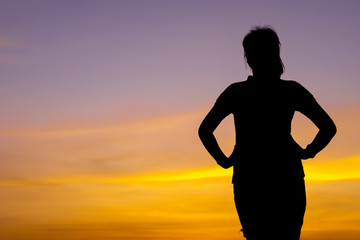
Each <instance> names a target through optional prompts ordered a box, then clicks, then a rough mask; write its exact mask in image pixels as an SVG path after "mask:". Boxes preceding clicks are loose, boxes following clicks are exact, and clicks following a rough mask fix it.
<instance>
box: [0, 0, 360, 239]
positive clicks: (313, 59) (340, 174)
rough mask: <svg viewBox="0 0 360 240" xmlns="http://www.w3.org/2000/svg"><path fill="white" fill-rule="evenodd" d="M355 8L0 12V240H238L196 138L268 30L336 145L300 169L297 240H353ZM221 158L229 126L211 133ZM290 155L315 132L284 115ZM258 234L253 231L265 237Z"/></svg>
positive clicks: (41, 6)
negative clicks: (303, 198) (246, 52)
mask: <svg viewBox="0 0 360 240" xmlns="http://www.w3.org/2000/svg"><path fill="white" fill-rule="evenodd" d="M359 12H360V1H356V0H355V1H350V0H345V1H341V0H338V1H332V0H323V1H320V0H315V1H286V0H283V1H266V0H263V1H256V0H251V1H242V0H237V1H236V0H217V1H215V0H178V1H175V0H148V1H146V0H119V1H115V0H114V1H110V0H105V1H100V0H99V1H92V0H77V1H70V0H62V1H47V0H29V1H26V0H23V1H18V0H2V1H1V2H0V113H1V114H0V239H4V240H49V239H59V240H60V239H61V240H63V239H69V240H78V239H83V240H85V239H86V240H95V239H96V240H99V239H100V240H102V239H106V240H115V239H124V240H185V239H189V240H205V239H206V240H216V239H223V240H224V239H225V240H235V239H244V238H243V236H242V233H241V232H239V230H240V228H241V226H240V223H239V220H238V217H237V214H236V210H235V206H234V203H233V193H232V184H231V174H232V172H231V169H229V170H223V169H222V168H220V167H218V166H217V165H216V163H215V162H214V161H213V160H212V159H211V157H210V155H209V154H208V153H207V152H206V150H205V149H204V148H203V147H202V145H201V142H200V140H199V139H198V136H197V129H198V126H199V124H200V122H201V121H202V119H203V118H204V116H205V115H206V113H207V112H208V111H209V110H210V108H211V107H212V106H213V104H214V102H215V100H216V98H217V97H218V96H219V94H220V93H221V92H222V91H223V90H224V89H225V88H226V87H227V86H228V85H229V84H231V83H233V82H237V81H243V80H245V79H246V77H247V76H248V75H249V74H251V71H250V68H249V67H248V66H246V64H245V62H244V58H243V50H242V45H241V42H242V39H243V37H244V36H245V34H246V33H247V32H248V31H249V30H250V29H251V27H252V26H254V25H271V26H273V27H274V28H275V29H276V31H277V33H278V35H279V37H280V41H281V43H282V48H281V56H282V59H283V62H284V64H285V68H286V69H285V73H284V75H283V76H282V78H283V79H293V80H296V81H298V82H299V83H301V84H302V85H303V86H305V87H306V88H307V89H308V90H309V91H310V92H311V93H312V94H313V95H314V96H315V97H316V99H317V100H318V102H319V103H320V104H321V105H322V106H323V108H324V109H325V110H326V111H327V112H328V113H329V115H331V117H332V118H333V120H334V121H335V123H336V125H337V127H338V133H337V135H336V136H335V138H334V140H333V141H332V142H331V143H330V145H329V146H328V147H327V148H326V149H325V150H324V151H323V152H321V153H320V154H318V156H317V157H316V158H315V159H312V160H307V161H304V168H305V174H306V177H305V181H306V188H307V196H308V202H307V211H306V213H305V221H304V226H303V231H302V237H301V239H302V240H332V239H342V240H358V239H360V229H359V226H360V145H359V143H360V124H359V123H360V94H359V90H360V81H359V69H360V47H359V44H360V31H359V23H360V14H359ZM215 134H216V136H217V138H218V141H219V144H220V145H221V147H222V148H223V149H224V151H225V152H226V153H227V154H229V153H230V152H231V150H232V148H233V145H234V130H233V123H232V119H231V116H229V117H228V118H226V119H225V120H224V122H223V123H222V124H221V125H220V126H219V128H218V129H217V130H216V132H215ZM292 134H293V136H294V138H295V139H296V140H297V141H298V142H299V144H300V145H302V146H303V147H305V146H306V145H307V144H308V143H309V142H310V141H311V140H312V139H313V137H314V136H315V134H316V128H315V127H314V125H313V124H312V123H311V122H309V120H307V119H306V118H305V117H303V116H301V115H300V114H299V113H297V114H296V115H295V118H294V122H293V130H292ZM272 234H275V233H269V239H270V238H271V236H272Z"/></svg>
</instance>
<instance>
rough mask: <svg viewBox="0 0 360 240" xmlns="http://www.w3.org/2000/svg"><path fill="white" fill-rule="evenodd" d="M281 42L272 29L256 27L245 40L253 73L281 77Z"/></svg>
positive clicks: (248, 61) (247, 57)
mask: <svg viewBox="0 0 360 240" xmlns="http://www.w3.org/2000/svg"><path fill="white" fill-rule="evenodd" d="M280 45H281V44H280V40H279V37H278V35H277V34H276V32H275V30H274V29H272V28H271V27H268V26H266V27H259V26H256V27H254V28H253V29H252V30H251V31H250V32H249V33H248V34H247V35H246V36H245V37H244V40H243V47H244V55H245V58H246V61H247V63H248V64H249V66H250V67H251V69H252V70H253V72H255V73H257V74H261V75H276V76H279V77H280V76H281V74H283V72H284V64H283V62H282V60H281V58H280Z"/></svg>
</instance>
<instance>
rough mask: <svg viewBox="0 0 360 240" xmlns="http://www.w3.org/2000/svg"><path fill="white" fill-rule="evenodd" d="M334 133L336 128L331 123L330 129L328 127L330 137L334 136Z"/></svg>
mask: <svg viewBox="0 0 360 240" xmlns="http://www.w3.org/2000/svg"><path fill="white" fill-rule="evenodd" d="M336 132H337V128H336V125H335V123H334V122H333V123H332V124H331V127H330V134H331V136H332V137H333V136H335V134H336Z"/></svg>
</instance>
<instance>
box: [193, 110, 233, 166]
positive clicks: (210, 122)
mask: <svg viewBox="0 0 360 240" xmlns="http://www.w3.org/2000/svg"><path fill="white" fill-rule="evenodd" d="M229 114H230V112H228V111H224V109H223V108H222V107H221V106H219V105H217V104H215V106H214V107H213V108H212V109H211V110H210V112H209V113H208V114H207V115H206V117H205V118H204V120H203V121H202V123H201V125H200V127H199V137H200V140H201V142H202V143H203V145H204V147H205V148H206V150H207V151H208V152H209V153H210V155H211V156H212V157H213V158H214V159H215V161H216V162H217V163H218V164H219V165H220V166H221V167H223V168H229V167H231V166H232V165H233V163H232V161H230V160H229V159H228V157H226V156H225V154H224V152H223V151H222V150H221V148H220V147H219V144H218V143H217V141H216V138H215V136H214V131H215V129H216V128H217V126H218V125H219V124H220V123H221V121H222V120H223V119H224V118H225V117H226V116H228V115H229Z"/></svg>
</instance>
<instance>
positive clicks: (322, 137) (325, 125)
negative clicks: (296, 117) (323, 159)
mask: <svg viewBox="0 0 360 240" xmlns="http://www.w3.org/2000/svg"><path fill="white" fill-rule="evenodd" d="M298 86H299V87H300V88H298V92H300V93H301V94H300V96H301V97H299V100H300V101H299V102H298V110H299V111H300V112H301V113H302V114H304V115H305V116H306V117H307V118H309V119H310V120H311V121H312V122H313V123H314V124H315V125H316V126H317V128H318V129H319V131H318V133H317V134H316V136H315V138H314V140H313V141H312V142H311V143H310V144H309V145H307V147H306V148H305V149H304V150H303V152H302V156H301V158H302V159H308V158H313V157H315V155H316V154H318V153H319V152H320V151H321V150H322V149H324V148H325V147H326V146H327V145H328V144H329V142H330V141H331V139H332V138H333V137H334V136H335V134H336V131H337V130H336V126H335V123H334V121H333V120H332V119H331V118H330V116H329V115H328V114H327V113H326V112H325V110H324V109H323V108H322V107H321V106H320V105H319V104H318V102H317V101H316V100H315V98H314V97H313V96H312V95H311V93H310V92H308V91H307V90H306V89H305V88H304V87H302V86H301V85H300V84H299V85H298Z"/></svg>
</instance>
